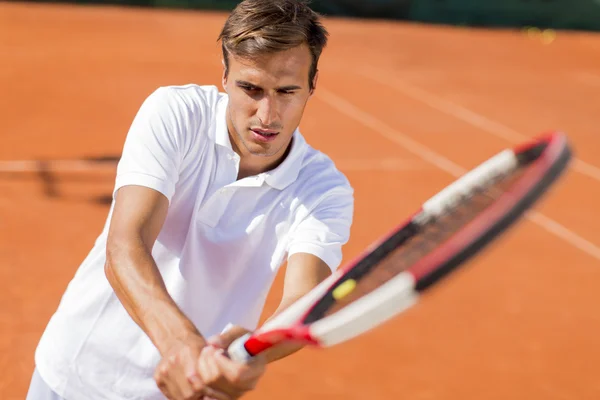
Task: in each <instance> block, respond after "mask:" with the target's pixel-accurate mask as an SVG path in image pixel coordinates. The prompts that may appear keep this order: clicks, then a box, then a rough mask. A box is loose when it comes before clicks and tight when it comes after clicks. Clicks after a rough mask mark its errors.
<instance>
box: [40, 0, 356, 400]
mask: <svg viewBox="0 0 600 400" xmlns="http://www.w3.org/2000/svg"><path fill="white" fill-rule="evenodd" d="M219 39H220V40H221V41H222V48H223V65H224V73H223V88H224V90H225V93H220V92H219V91H218V89H217V88H215V87H211V86H198V85H186V86H171V87H163V88H160V89H158V90H157V91H155V92H154V93H152V94H151V95H150V96H149V97H148V98H147V99H146V100H145V102H144V103H143V104H142V106H141V108H140V110H139V112H138V113H137V115H136V117H135V119H134V121H133V123H132V126H131V128H130V130H129V133H128V135H127V139H126V141H125V145H124V149H123V153H122V158H121V161H120V163H119V166H118V169H117V178H116V184H115V190H114V200H113V204H112V205H111V209H110V212H109V215H108V219H107V222H106V225H105V227H104V229H103V231H102V233H101V235H100V236H99V238H98V239H97V241H96V243H95V245H94V247H93V249H92V250H91V252H90V253H89V255H88V256H87V257H86V259H85V260H84V262H83V263H82V265H81V266H80V268H79V269H78V271H77V272H76V274H75V276H74V278H73V280H72V281H71V283H70V284H69V286H68V288H67V290H66V292H65V294H64V295H63V298H62V300H61V302H60V305H59V307H58V310H57V311H56V313H55V314H54V315H53V316H52V318H51V320H50V322H49V324H48V326H47V328H46V331H45V332H44V334H43V336H42V339H41V341H40V343H39V345H38V348H37V350H36V357H35V361H36V369H35V371H34V376H33V379H32V383H31V387H30V390H29V394H28V399H29V400H40V399H63V398H64V399H67V400H79V399H111V400H112V399H114V400H122V399H140V400H141V399H144V400H153V399H164V398H165V397H167V398H169V399H218V400H228V399H236V398H239V397H240V396H242V395H243V394H244V393H246V392H248V391H249V390H252V389H253V388H254V387H255V386H256V384H257V382H258V380H259V379H260V377H261V376H262V375H263V373H264V371H265V366H266V364H267V363H269V362H272V361H274V360H277V359H279V358H282V357H285V356H287V355H289V354H291V353H293V352H295V351H297V350H298V349H299V347H297V346H292V347H290V346H285V347H279V348H276V349H273V350H271V351H269V352H267V353H265V354H264V355H262V356H259V357H257V359H256V360H254V361H253V362H251V363H250V364H248V365H243V364H238V363H235V362H233V361H232V360H230V359H228V358H227V357H226V356H225V355H224V354H223V351H222V350H219V348H226V347H227V345H228V344H229V343H230V342H231V341H232V340H233V339H234V338H236V337H239V336H240V335H242V334H243V333H246V332H248V331H249V330H252V329H255V328H256V326H257V323H258V320H259V317H260V315H261V312H262V308H263V306H264V301H265V299H266V296H267V294H268V292H269V288H270V286H271V284H272V282H273V279H274V277H275V275H276V273H277V270H278V268H279V267H280V265H281V264H282V263H283V262H285V261H287V269H286V275H285V281H284V290H283V297H282V300H281V303H280V305H279V307H278V309H277V312H279V311H280V310H283V309H284V308H286V307H287V306H288V305H290V304H291V303H292V302H294V301H295V300H296V299H298V298H299V297H301V296H302V295H304V294H305V293H306V292H308V291H309V290H310V289H312V288H313V287H314V286H315V285H316V284H318V283H319V282H320V281H321V280H323V279H324V278H326V277H327V276H328V274H329V273H330V272H331V271H332V270H335V269H336V268H337V267H338V265H339V263H340V262H341V258H342V255H341V248H342V246H343V245H344V244H345V243H346V242H347V240H348V238H349V232H350V226H351V223H352V214H353V190H352V188H351V186H350V184H349V182H348V181H347V179H346V178H345V177H344V176H343V175H342V174H341V173H340V172H339V171H338V170H337V169H336V168H335V166H334V165H333V163H332V162H331V160H330V159H329V158H328V157H326V156H325V155H324V154H322V153H320V152H318V151H316V150H315V149H313V148H311V147H310V146H309V145H308V144H307V143H306V142H305V140H304V138H303V137H302V135H301V134H300V131H299V130H298V126H299V124H300V120H301V118H302V115H303V112H304V108H305V106H306V104H307V101H308V100H309V98H310V97H311V96H312V94H313V93H314V90H315V88H316V84H317V79H318V70H317V64H318V60H319V57H320V54H321V51H322V49H323V48H324V47H325V45H326V42H327V32H326V30H325V29H324V27H323V26H322V25H321V23H320V22H319V18H318V15H317V14H315V13H314V12H313V11H312V10H311V9H310V8H309V7H308V6H307V5H306V4H305V3H304V2H303V1H300V0H246V1H243V2H241V3H240V4H239V5H238V7H236V9H235V10H234V11H233V12H232V14H231V15H230V16H229V19H228V20H227V22H226V23H225V26H224V27H223V30H222V32H221V35H220V37H219Z"/></svg>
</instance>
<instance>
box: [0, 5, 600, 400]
mask: <svg viewBox="0 0 600 400" xmlns="http://www.w3.org/2000/svg"><path fill="white" fill-rule="evenodd" d="M224 19H225V14H220V13H207V12H189V11H187V12H186V11H165V10H159V11H157V10H141V9H126V8H122V9H120V8H112V7H105V8H94V7H71V6H56V5H34V4H10V3H1V2H0V88H1V89H0V90H1V94H0V121H1V124H0V160H2V161H7V160H20V159H32V160H37V159H69V158H71V159H77V158H82V157H87V156H111V155H117V156H118V154H119V153H120V151H121V148H122V144H123V140H124V138H125V135H126V133H127V130H128V127H129V124H130V123H131V121H132V118H133V116H134V114H135V113H136V111H137V109H138V107H139V106H140V104H141V103H142V101H143V100H144V98H145V97H146V96H147V95H148V94H150V93H151V92H152V91H153V90H154V89H156V88H157V87H158V86H161V85H172V84H186V83H199V84H215V85H219V84H220V77H221V64H220V56H219V46H218V44H217V43H216V40H215V39H216V37H217V35H218V33H219V29H220V27H221V25H222V23H223V22H224ZM326 24H327V27H328V28H329V30H330V32H331V41H330V46H329V47H328V48H327V49H326V51H325V53H324V55H323V58H322V63H321V66H320V69H321V75H320V81H319V86H318V89H317V94H316V96H315V97H314V98H313V99H312V100H311V101H310V103H309V106H308V108H307V111H306V115H305V119H304V120H303V122H302V125H301V129H302V131H303V133H304V135H305V136H306V137H307V139H308V140H309V142H310V143H312V144H313V145H314V146H315V147H316V148H318V149H320V150H323V151H324V152H326V153H328V154H329V155H330V156H331V157H332V158H333V159H334V160H335V161H336V163H337V164H338V165H339V167H340V168H341V169H342V170H343V171H344V172H345V173H347V176H348V177H349V179H350V181H351V182H352V184H353V185H354V187H355V189H356V214H355V223H354V225H353V231H352V238H351V240H350V242H349V243H348V245H347V246H346V247H345V261H347V260H349V259H351V258H352V257H353V256H355V255H357V254H358V253H359V252H361V251H362V250H363V249H364V248H365V246H367V245H368V244H369V243H371V242H372V241H374V240H376V239H378V238H379V236H380V235H382V234H383V233H385V232H387V230H388V229H390V228H391V227H392V226H394V225H395V224H397V223H399V222H400V221H401V220H403V219H405V218H406V217H407V216H408V215H409V214H410V213H412V212H413V211H414V210H415V209H416V208H417V207H418V206H419V204H420V203H421V202H422V201H423V200H425V199H427V198H428V197H429V196H431V195H433V194H434V193H436V192H437V191H438V190H439V189H441V188H442V187H444V186H445V185H446V184H448V183H450V182H451V181H452V180H453V179H454V176H453V173H454V174H459V173H460V172H461V171H462V169H461V168H463V169H468V168H471V167H473V166H475V165H477V164H478V163H479V162H481V161H483V160H485V159H486V158H488V157H489V156H491V155H493V154H495V153H496V152H497V151H500V150H501V149H503V148H505V147H507V146H510V145H513V144H516V143H518V142H520V141H521V140H523V139H525V138H528V137H532V136H535V135H537V134H539V133H541V132H543V131H546V130H549V129H559V130H563V131H565V132H567V133H568V134H569V135H570V138H571V141H572V143H573V146H574V148H575V151H576V155H577V161H575V163H574V164H573V165H572V168H571V169H570V170H569V172H568V174H567V175H566V176H565V177H564V179H563V180H562V181H561V183H560V185H558V186H556V187H555V189H554V190H553V191H552V192H551V193H550V195H549V196H548V197H546V198H545V200H544V201H543V202H542V203H541V204H540V205H539V206H538V207H537V208H536V212H538V214H533V215H531V218H529V219H527V220H524V221H523V222H522V223H521V224H519V226H518V228H517V229H514V230H512V231H511V232H510V233H509V234H508V235H506V236H505V237H504V238H503V239H502V240H501V241H500V242H499V243H497V245H496V246H494V247H493V248H491V249H490V250H489V251H486V252H485V253H484V254H482V255H481V256H480V257H478V258H477V259H476V260H474V261H473V262H471V263H470V264H469V267H468V268H466V269H464V270H462V271H461V272H460V273H458V274H456V275H455V276H453V277H452V279H450V280H449V281H447V283H446V284H444V285H441V286H440V287H439V288H438V289H436V290H435V291H434V292H432V293H431V294H430V295H428V296H426V297H425V298H423V299H422V301H421V302H420V303H419V304H418V305H417V306H416V307H414V308H412V309H411V310H409V311H408V312H406V313H405V314H403V315H401V316H400V317H398V318H396V319H394V320H393V321H390V322H388V323H386V324H385V325H384V326H382V327H380V328H378V329H376V330H374V331H372V332H369V333H368V334H366V335H364V336H362V337H360V338H358V339H356V340H354V341H351V342H349V343H346V344H342V345H339V346H337V347H334V348H331V349H328V350H317V349H309V350H306V351H303V352H301V353H299V354H297V355H295V356H294V357H290V358H289V359H286V360H283V361H281V362H279V363H276V364H273V365H272V366H271V367H270V368H269V373H268V374H267V376H266V377H265V379H264V380H263V381H262V382H261V384H260V386H259V388H258V389H257V391H256V392H254V393H253V394H251V395H250V396H248V399H265V400H270V399H277V400H280V399H286V400H300V399H328V400H336V399H345V400H349V399H361V400H363V399H369V400H371V399H403V400H465V399H486V400H506V399H511V400H514V399H523V400H559V399H560V400H566V399H577V400H592V399H599V398H600V380H598V365H600V346H599V345H598V343H599V340H600V339H599V338H600V312H598V304H600V289H599V287H600V249H599V246H600V232H599V223H600V215H599V213H598V204H600V130H599V128H598V127H599V125H598V121H599V120H598V117H599V116H600V56H599V54H600V35H597V34H596V35H594V34H583V33H574V32H571V33H568V32H559V33H558V35H557V37H556V38H555V40H554V41H553V42H552V43H550V44H544V43H543V42H542V40H541V39H540V38H539V37H535V36H533V37H529V36H527V35H526V34H524V33H523V32H521V31H519V30H498V31H488V30H481V29H465V28H452V27H440V26H427V25H419V24H407V23H392V22H387V23H382V22H366V21H360V20H341V19H328V20H327V21H326ZM9 166H12V167H15V166H16V164H14V163H11V164H4V163H0V167H1V168H0V284H1V285H2V290H1V291H0V324H1V325H0V328H1V332H2V333H1V339H0V370H1V371H2V374H0V398H2V399H4V400H9V399H10V400H13V399H24V398H25V393H26V391H27V388H28V385H29V380H30V377H31V372H32V370H33V366H34V364H33V354H34V350H35V347H36V344H37V341H38V339H39V336H40V334H41V333H42V331H43V329H44V327H45V325H46V323H47V321H48V318H49V317H50V316H51V314H52V313H53V311H54V310H55V309H56V307H57V305H58V302H59V300H60V297H61V294H62V293H63V291H64V289H65V286H66V285H67V283H68V282H69V280H70V279H71V277H72V276H73V274H74V272H75V270H76V268H77V266H78V264H79V263H80V262H81V260H82V259H83V258H84V257H85V255H86V254H87V252H88V251H89V249H90V248H91V246H92V243H93V241H94V239H95V238H96V236H97V235H98V234H99V232H100V230H101V227H102V225H103V223H104V220H105V217H106V214H107V210H108V207H107V205H106V204H102V203H99V202H97V201H95V200H96V199H98V198H99V197H102V196H107V195H108V196H110V192H111V188H112V183H113V182H112V180H113V178H114V170H112V169H110V168H109V169H108V170H101V171H100V170H98V171H96V170H95V169H93V170H91V171H89V172H85V173H80V172H74V171H70V172H69V171H67V172H63V173H58V172H57V173H55V174H52V175H53V176H54V181H53V183H51V184H49V183H48V182H47V179H46V181H44V180H43V179H42V178H43V177H42V176H41V174H39V173H25V172H23V171H21V169H22V168H21V167H19V168H17V169H18V170H19V171H20V172H19V171H18V172H9V171H8V167H9ZM44 182H45V183H44ZM282 271H283V270H282ZM280 290H281V274H280V276H279V277H278V279H277V281H276V285H275V286H274V288H273V292H272V295H271V296H270V297H269V301H268V304H267V309H266V310H265V313H268V312H270V311H273V309H274V307H275V305H276V302H277V300H278V295H279V294H280ZM74 400H76V399H74Z"/></svg>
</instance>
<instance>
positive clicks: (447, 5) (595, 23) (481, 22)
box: [409, 0, 600, 30]
mask: <svg viewBox="0 0 600 400" xmlns="http://www.w3.org/2000/svg"><path fill="white" fill-rule="evenodd" d="M409 18H410V19H413V20H417V21H424V22H442V23H450V24H460V25H475V26H537V27H546V28H550V27H552V28H560V29H580V30H599V29H600V0H414V1H413V2H412V4H411V9H410V15H409Z"/></svg>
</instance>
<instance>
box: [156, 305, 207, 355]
mask: <svg viewBox="0 0 600 400" xmlns="http://www.w3.org/2000/svg"><path fill="white" fill-rule="evenodd" d="M145 326H146V327H147V329H146V333H147V334H148V336H149V337H150V340H151V341H152V342H153V343H154V345H155V346H156V348H157V349H158V351H159V352H160V353H161V355H163V356H164V355H165V354H166V353H168V352H169V351H170V350H171V349H172V348H173V347H176V346H178V345H180V344H181V343H189V342H190V341H198V342H201V345H202V346H204V345H205V344H206V342H205V340H204V338H203V337H202V335H201V333H200V332H199V331H198V329H197V328H196V327H195V326H194V324H193V323H192V322H191V321H190V320H189V319H188V318H187V317H186V316H185V315H183V313H181V311H180V310H179V309H176V310H173V309H170V310H168V311H167V310H160V309H156V310H155V312H154V313H153V315H152V316H149V317H148V318H147V321H146V322H145Z"/></svg>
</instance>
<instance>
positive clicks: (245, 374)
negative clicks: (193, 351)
mask: <svg viewBox="0 0 600 400" xmlns="http://www.w3.org/2000/svg"><path fill="white" fill-rule="evenodd" d="M266 364H267V363H266V359H265V358H264V357H263V356H261V355H258V356H256V357H255V358H253V359H252V360H251V361H250V362H249V363H248V364H243V363H238V362H235V361H233V360H231V359H230V358H229V357H227V356H226V355H225V350H224V349H220V348H217V347H214V346H207V347H205V348H203V349H202V352H201V354H200V358H199V360H198V372H199V374H200V377H201V379H202V381H203V382H204V383H205V384H206V385H207V386H209V387H210V388H212V389H213V390H215V391H218V392H221V393H225V394H226V395H228V396H229V397H230V398H231V399H238V398H240V397H241V396H243V395H244V394H245V393H247V392H249V391H251V390H253V389H254V388H255V387H256V385H257V384H258V381H259V380H260V378H261V377H262V375H263V374H264V372H265V370H266ZM212 397H214V396H212V395H211V396H207V397H205V399H206V400H208V399H209V398H212ZM215 398H216V399H217V400H220V399H219V398H217V397H215Z"/></svg>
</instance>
